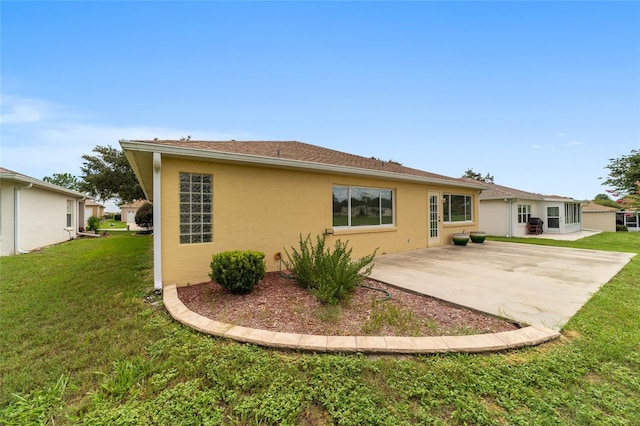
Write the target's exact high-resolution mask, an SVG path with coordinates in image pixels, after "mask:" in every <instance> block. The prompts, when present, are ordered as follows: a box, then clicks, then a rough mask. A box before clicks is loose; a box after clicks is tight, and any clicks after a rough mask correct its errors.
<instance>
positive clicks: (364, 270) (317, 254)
mask: <svg viewBox="0 0 640 426" xmlns="http://www.w3.org/2000/svg"><path fill="white" fill-rule="evenodd" d="M299 245H300V250H299V251H298V250H296V249H295V248H294V247H292V248H291V253H289V251H287V250H286V249H285V253H286V255H287V258H288V261H285V262H284V263H285V266H286V267H287V269H289V270H290V271H291V274H292V275H293V277H294V278H295V279H296V281H297V282H298V284H299V285H300V286H301V287H303V288H307V289H309V290H310V291H311V293H313V295H314V296H315V297H316V298H317V299H318V300H320V301H321V302H323V303H329V304H332V305H335V304H337V303H338V302H340V301H342V300H347V299H348V298H349V297H350V296H351V294H352V293H353V291H354V290H355V289H356V287H357V286H358V285H359V284H360V283H362V280H363V278H364V277H366V276H368V275H369V274H371V270H372V269H373V264H372V262H373V258H374V257H375V255H376V252H377V251H378V250H377V249H376V250H375V251H374V252H373V253H372V254H370V255H367V256H364V257H362V258H360V259H359V260H357V261H352V260H351V252H352V250H353V249H351V248H348V242H346V243H343V242H342V241H340V240H336V242H335V245H334V248H333V252H331V250H330V249H328V248H327V249H325V246H326V238H325V236H317V237H316V245H315V246H314V245H313V242H312V241H311V236H309V235H307V238H304V239H303V238H302V235H300V242H299Z"/></svg>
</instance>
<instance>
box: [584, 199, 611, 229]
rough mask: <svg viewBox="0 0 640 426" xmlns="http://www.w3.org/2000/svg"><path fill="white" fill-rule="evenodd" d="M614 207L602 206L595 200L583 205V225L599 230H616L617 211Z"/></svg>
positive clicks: (585, 227)
mask: <svg viewBox="0 0 640 426" xmlns="http://www.w3.org/2000/svg"><path fill="white" fill-rule="evenodd" d="M617 210H618V209H616V208H614V207H607V206H602V205H600V204H596V203H594V202H593V201H591V202H589V204H587V205H584V206H582V227H583V228H584V229H595V230H598V231H606V232H616V211H617Z"/></svg>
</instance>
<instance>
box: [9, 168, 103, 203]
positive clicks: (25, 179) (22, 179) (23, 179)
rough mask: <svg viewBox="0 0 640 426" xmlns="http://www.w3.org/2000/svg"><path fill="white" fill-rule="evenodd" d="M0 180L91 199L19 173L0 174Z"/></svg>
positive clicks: (88, 196) (87, 195) (80, 193)
mask: <svg viewBox="0 0 640 426" xmlns="http://www.w3.org/2000/svg"><path fill="white" fill-rule="evenodd" d="M0 180H6V181H14V182H17V183H21V184H27V185H28V184H33V186H35V187H38V188H43V189H48V190H51V191H54V192H58V193H61V194H65V195H69V196H71V197H73V198H79V199H84V198H91V196H90V195H89V194H84V193H82V192H78V191H74V190H72V189H67V188H64V187H62V186H58V185H54V184H52V183H49V182H45V181H43V180H40V179H36V178H32V177H29V176H26V175H22V174H18V173H15V174H14V173H0Z"/></svg>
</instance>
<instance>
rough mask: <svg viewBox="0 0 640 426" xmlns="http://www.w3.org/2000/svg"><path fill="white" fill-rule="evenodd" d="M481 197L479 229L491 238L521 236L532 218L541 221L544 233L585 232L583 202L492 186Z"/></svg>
mask: <svg viewBox="0 0 640 426" xmlns="http://www.w3.org/2000/svg"><path fill="white" fill-rule="evenodd" d="M489 186H490V188H489V189H485V190H484V191H482V194H480V230H481V231H484V232H486V233H487V234H489V235H497V236H506V237H520V236H523V235H526V234H527V223H528V221H529V219H530V218H540V219H542V222H543V225H542V232H548V233H556V234H569V233H571V232H577V231H580V230H581V229H582V212H581V202H580V201H578V200H574V199H573V198H567V197H559V196H556V195H542V194H536V193H533V192H526V191H521V190H519V189H514V188H508V187H506V186H501V185H495V184H490V185H489Z"/></svg>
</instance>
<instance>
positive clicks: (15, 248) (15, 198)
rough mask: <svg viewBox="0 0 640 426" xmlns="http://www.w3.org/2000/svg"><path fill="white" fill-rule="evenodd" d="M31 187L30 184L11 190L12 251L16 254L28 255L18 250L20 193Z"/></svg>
mask: <svg viewBox="0 0 640 426" xmlns="http://www.w3.org/2000/svg"><path fill="white" fill-rule="evenodd" d="M32 186H33V184H32V183H30V184H29V185H27V186H23V187H22V188H17V187H16V188H13V251H14V252H15V253H16V254H25V253H29V252H28V251H24V250H21V249H20V191H22V190H23V189H29V188H31V187H32Z"/></svg>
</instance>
